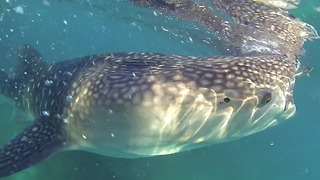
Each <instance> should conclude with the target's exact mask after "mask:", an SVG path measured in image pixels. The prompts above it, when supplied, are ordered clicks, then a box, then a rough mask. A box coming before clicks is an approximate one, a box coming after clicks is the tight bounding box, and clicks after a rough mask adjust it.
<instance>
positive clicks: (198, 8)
mask: <svg viewBox="0 0 320 180" xmlns="http://www.w3.org/2000/svg"><path fill="white" fill-rule="evenodd" d="M130 1H131V2H133V3H134V4H136V5H140V6H145V7H152V8H156V9H158V10H159V11H161V12H164V13H166V14H169V15H172V16H176V17H180V18H183V19H187V20H191V21H193V22H197V23H199V24H201V25H203V26H206V27H208V28H209V29H211V30H212V31H213V32H215V33H217V35H218V36H219V37H220V38H221V39H222V44H220V46H223V47H222V48H223V49H224V50H226V51H227V52H228V53H231V54H233V55H237V56H238V55H241V56H253V55H260V56H261V55H272V54H275V55H283V54H285V55H286V56H288V57H289V58H290V59H293V60H294V59H295V56H298V55H301V54H302V53H303V48H302V46H303V44H304V42H305V41H306V40H308V39H315V38H319V36H318V34H317V32H316V30H315V29H314V28H313V27H312V26H311V25H309V24H307V23H304V22H302V21H300V20H299V19H296V18H295V17H294V16H292V15H290V14H288V13H287V12H285V11H283V10H281V9H279V8H275V7H270V6H267V5H265V4H264V3H261V2H258V1H253V0H207V1H193V0H130ZM222 15H224V16H222Z"/></svg>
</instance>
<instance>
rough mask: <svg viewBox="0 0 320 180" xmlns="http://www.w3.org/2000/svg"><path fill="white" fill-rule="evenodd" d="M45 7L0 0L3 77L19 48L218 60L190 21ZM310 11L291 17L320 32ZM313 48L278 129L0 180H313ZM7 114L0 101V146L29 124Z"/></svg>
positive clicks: (316, 169) (74, 156)
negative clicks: (290, 114) (292, 108)
mask: <svg viewBox="0 0 320 180" xmlns="http://www.w3.org/2000/svg"><path fill="white" fill-rule="evenodd" d="M44 2H45V1H39V2H27V1H8V2H6V1H5V0H3V1H1V3H0V8H1V9H0V14H2V15H1V21H0V39H1V40H0V58H1V61H0V67H3V68H4V69H5V70H7V71H9V72H10V70H11V68H12V67H14V65H15V60H16V58H17V57H16V52H17V48H18V46H19V45H21V44H24V43H29V44H32V45H33V46H34V47H35V48H36V49H38V50H39V52H41V54H42V55H43V57H44V58H45V59H46V60H47V61H50V62H57V61H60V60H65V59H69V58H74V57H79V56H83V55H88V54H94V53H102V52H128V51H148V52H162V53H170V54H181V55H197V56H199V55H219V51H218V50H217V49H216V48H215V46H214V44H208V43H203V41H202V39H208V38H211V39H214V35H213V34H210V33H208V32H207V31H206V30H205V29H203V28H201V27H197V26H196V25H194V24H191V23H187V22H183V21H181V20H177V19H174V18H167V17H165V16H161V15H158V16H154V13H153V11H152V10H146V9H143V8H134V7H133V6H130V5H128V4H126V3H123V2H118V1H112V2H111V3H110V2H107V1H102V0H101V1H94V2H96V3H95V4H90V3H86V2H87V1H53V0H52V1H48V2H49V3H50V5H44ZM91 2H93V1H91ZM96 4H98V5H99V6H97V5H96ZM17 6H21V7H23V10H24V12H23V14H19V13H16V12H15V11H14V10H13V8H14V7H17ZM317 6H320V2H318V1H316V0H314V1H309V0H308V1H307V0H305V1H302V4H301V6H300V7H299V9H296V10H293V11H292V13H293V14H295V15H296V16H297V17H299V18H300V19H302V20H303V21H305V22H307V23H309V24H311V25H313V26H314V27H315V28H316V29H318V31H320V21H319V19H320V13H319V12H317V11H315V10H314V7H317ZM8 10H10V11H8ZM189 37H192V39H190V38H189ZM319 47H320V41H313V42H307V43H306V45H305V46H304V48H305V50H306V53H305V55H304V56H302V57H301V60H302V61H305V62H308V63H310V65H311V66H312V67H313V68H314V70H313V71H312V72H311V73H310V76H303V77H300V78H298V79H297V83H296V88H295V103H296V106H297V114H296V116H295V117H294V118H292V119H291V120H289V121H288V122H286V123H283V124H281V125H279V126H276V127H274V128H271V129H268V130H266V131H264V132H261V133H258V134H254V135H252V136H249V137H246V138H243V139H240V140H237V141H234V142H229V143H225V144H219V145H213V146H210V147H206V148H202V149H198V150H193V151H189V152H183V153H179V154H174V155H167V156H160V157H153V158H144V159H134V160H130V159H117V158H109V157H103V156H99V155H96V154H90V153H85V152H64V153H59V154H57V155H55V156H54V157H51V158H49V159H47V160H45V161H43V162H41V163H40V164H38V165H36V166H34V167H32V168H29V169H27V170H25V171H23V172H21V173H18V174H16V175H14V176H11V177H8V178H4V179H21V180H22V179H49V180H56V179H79V180H84V179H89V178H90V179H119V180H127V179H128V180H138V179H140V180H166V179H169V180H197V179H199V180H207V179H208V180H209V179H210V180H211V179H219V180H220V179H222V180H224V179H228V180H229V179H230V180H233V179H241V180H242V179H243V180H256V179H261V180H269V179H272V180H287V179H288V180H300V179H306V180H313V179H314V180H317V179H320V153H319V152H320V140H319V139H320V118H319V117H320V82H319V77H320V69H319V67H320V52H319V50H320V48H319ZM13 111H14V108H13V105H12V104H11V103H10V102H8V101H7V100H6V99H4V98H2V99H1V104H0V115H1V117H2V118H1V120H0V121H1V122H0V132H1V136H0V144H4V143H5V142H7V141H8V140H9V139H10V138H11V137H13V136H14V135H15V134H17V133H18V132H19V131H20V130H21V129H22V128H24V127H25V126H27V125H28V124H29V122H25V121H15V118H14V117H13V115H12V114H13Z"/></svg>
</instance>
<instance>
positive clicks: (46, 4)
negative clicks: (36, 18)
mask: <svg viewBox="0 0 320 180" xmlns="http://www.w3.org/2000/svg"><path fill="white" fill-rule="evenodd" d="M42 3H43V5H44V6H50V3H49V1H48V0H43V1H42Z"/></svg>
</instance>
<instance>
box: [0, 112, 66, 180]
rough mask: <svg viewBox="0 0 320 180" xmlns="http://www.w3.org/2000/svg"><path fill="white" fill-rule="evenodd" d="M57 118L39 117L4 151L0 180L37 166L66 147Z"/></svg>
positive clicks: (1, 157) (6, 146) (0, 158)
mask: <svg viewBox="0 0 320 180" xmlns="http://www.w3.org/2000/svg"><path fill="white" fill-rule="evenodd" d="M54 118H56V117H39V118H37V119H36V120H35V122H34V124H33V125H31V126H29V127H27V128H26V129H25V130H24V131H23V132H22V133H20V134H19V135H18V136H16V137H15V138H14V139H13V140H11V141H10V142H9V143H8V144H6V145H5V146H4V147H3V148H2V149H0V178H2V177H5V176H9V175H11V174H14V173H16V172H19V171H22V170H24V169H26V168H28V167H30V166H32V165H34V164H37V163H38V162H40V161H41V160H43V159H45V158H46V157H48V156H50V155H52V154H54V153H55V152H58V151H60V150H62V149H63V148H64V147H65V146H66V144H67V143H66V139H67V138H66V134H65V132H64V130H63V128H62V125H61V123H59V122H61V121H60V120H59V119H58V120H56V119H54Z"/></svg>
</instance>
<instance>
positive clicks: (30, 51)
mask: <svg viewBox="0 0 320 180" xmlns="http://www.w3.org/2000/svg"><path fill="white" fill-rule="evenodd" d="M45 68H47V63H46V62H45V61H44V60H43V58H42V56H41V55H40V53H39V52H38V51H37V50H36V49H35V48H33V47H32V46H31V45H28V44H25V45H22V46H21V47H20V48H19V62H18V66H17V68H16V73H15V77H16V78H23V77H30V76H34V75H36V74H37V73H38V72H39V71H41V70H42V69H45Z"/></svg>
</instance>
